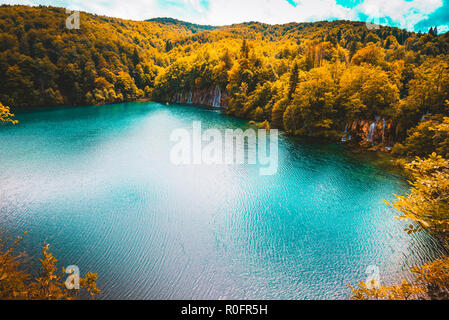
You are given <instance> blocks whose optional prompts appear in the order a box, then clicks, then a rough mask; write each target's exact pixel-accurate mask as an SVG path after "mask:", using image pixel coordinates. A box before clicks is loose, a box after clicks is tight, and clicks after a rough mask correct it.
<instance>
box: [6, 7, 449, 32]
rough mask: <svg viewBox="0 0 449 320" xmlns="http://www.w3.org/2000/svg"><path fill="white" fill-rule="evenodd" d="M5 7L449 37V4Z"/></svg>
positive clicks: (214, 22)
mask: <svg viewBox="0 0 449 320" xmlns="http://www.w3.org/2000/svg"><path fill="white" fill-rule="evenodd" d="M0 4H27V5H52V6H58V7H66V8H71V9H75V10H82V11H87V12H92V13H97V14H101V15H107V16H112V17H119V18H125V19H134V20H145V19H149V18H155V17H172V18H177V19H180V20H184V21H189V22H194V23H199V24H209V25H226V24H232V23H239V22H247V21H260V22H266V23H271V24H277V23H288V22H309V21H318V20H337V19H345V20H357V21H366V22H372V23H378V24H383V25H390V26H396V27H400V28H406V29H408V30H410V31H428V29H429V28H430V27H431V26H438V29H439V32H440V33H442V32H447V31H449V0H72V1H70V0H0Z"/></svg>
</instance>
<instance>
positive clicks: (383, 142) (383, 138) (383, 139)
mask: <svg viewBox="0 0 449 320" xmlns="http://www.w3.org/2000/svg"><path fill="white" fill-rule="evenodd" d="M385 125H386V123H385V118H383V119H382V144H385Z"/></svg>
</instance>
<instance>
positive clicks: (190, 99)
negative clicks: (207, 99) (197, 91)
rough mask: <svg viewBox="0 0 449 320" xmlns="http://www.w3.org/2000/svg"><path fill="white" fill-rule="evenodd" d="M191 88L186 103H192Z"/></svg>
mask: <svg viewBox="0 0 449 320" xmlns="http://www.w3.org/2000/svg"><path fill="white" fill-rule="evenodd" d="M192 95H193V94H192V90H190V91H189V100H188V102H187V103H188V104H192Z"/></svg>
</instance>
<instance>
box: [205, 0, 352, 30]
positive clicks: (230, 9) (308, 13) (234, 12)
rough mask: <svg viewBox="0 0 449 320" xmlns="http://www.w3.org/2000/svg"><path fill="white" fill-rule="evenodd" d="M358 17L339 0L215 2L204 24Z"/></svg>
mask: <svg viewBox="0 0 449 320" xmlns="http://www.w3.org/2000/svg"><path fill="white" fill-rule="evenodd" d="M354 17H355V16H354V13H353V12H352V10H350V9H348V8H344V7H343V6H340V5H337V3H336V1H335V0H302V1H299V2H297V6H296V7H294V6H292V5H291V4H289V3H288V2H287V1H274V0H246V1H242V0H211V2H210V10H209V12H207V13H206V15H205V16H204V17H203V18H202V22H203V23H210V24H217V25H223V24H230V23H237V22H244V21H260V22H266V23H272V24H276V23H287V22H304V21H316V20H326V19H329V18H338V19H352V18H354Z"/></svg>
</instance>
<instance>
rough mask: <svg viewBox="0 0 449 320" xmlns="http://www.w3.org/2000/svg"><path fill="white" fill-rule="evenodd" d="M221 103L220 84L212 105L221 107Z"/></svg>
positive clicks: (216, 88)
mask: <svg viewBox="0 0 449 320" xmlns="http://www.w3.org/2000/svg"><path fill="white" fill-rule="evenodd" d="M220 104H221V88H220V87H219V86H216V87H215V90H214V98H213V102H212V107H215V108H220V107H221V105H220Z"/></svg>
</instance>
